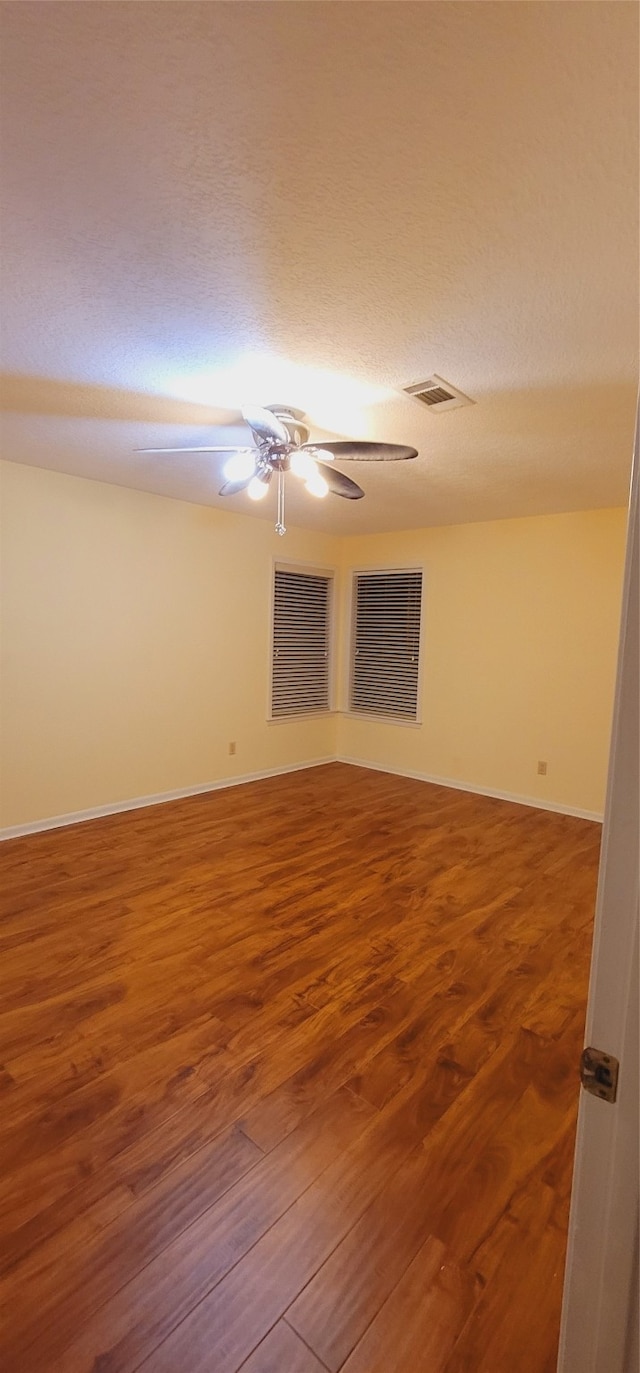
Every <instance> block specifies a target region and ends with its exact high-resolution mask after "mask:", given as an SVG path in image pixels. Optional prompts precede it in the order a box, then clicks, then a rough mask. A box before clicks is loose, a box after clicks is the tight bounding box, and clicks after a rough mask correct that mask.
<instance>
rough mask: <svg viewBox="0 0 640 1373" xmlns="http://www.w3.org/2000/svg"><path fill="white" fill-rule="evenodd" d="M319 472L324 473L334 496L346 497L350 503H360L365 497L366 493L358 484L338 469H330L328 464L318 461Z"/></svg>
mask: <svg viewBox="0 0 640 1373" xmlns="http://www.w3.org/2000/svg"><path fill="white" fill-rule="evenodd" d="M318 471H319V472H321V473H322V476H323V478H324V480H325V481H326V483H327V486H328V487H329V490H330V491H333V494H334V496H344V497H345V499H346V500H348V501H359V500H361V498H362V497H363V496H364V491H363V490H362V487H361V486H358V483H357V482H354V481H352V480H351V477H347V476H346V475H345V473H344V472H339V471H338V469H337V467H330V466H329V463H328V462H320V461H319V460H318Z"/></svg>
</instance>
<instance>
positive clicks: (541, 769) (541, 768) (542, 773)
mask: <svg viewBox="0 0 640 1373" xmlns="http://www.w3.org/2000/svg"><path fill="white" fill-rule="evenodd" d="M546 775H547V765H546V763H543V762H540V763H538V776H539V777H546Z"/></svg>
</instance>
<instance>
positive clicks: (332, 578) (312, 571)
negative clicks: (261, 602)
mask: <svg viewBox="0 0 640 1373" xmlns="http://www.w3.org/2000/svg"><path fill="white" fill-rule="evenodd" d="M276 572H294V573H296V572H297V573H298V574H299V575H300V576H305V575H306V576H308V577H324V578H326V580H327V582H328V583H329V589H328V598H327V600H328V609H327V618H328V626H329V628H328V634H327V644H328V659H329V664H328V673H327V676H328V684H329V690H328V705H327V706H326V707H322V709H320V710H301V711H292V712H290V713H287V714H278V715H274V713H273V635H274V629H275V600H276ZM336 584H337V576H336V569H335V568H334V567H327V566H326V564H325V563H311V562H307V561H305V562H295V561H291V560H290V559H288V558H287V559H285V558H276V557H272V559H271V576H270V587H269V639H268V644H267V651H268V655H269V656H268V664H267V724H269V725H283V724H290V723H291V722H292V721H300V720H320V719H326V717H327V716H328V715H335V714H336V705H335V694H336V693H335V671H336V659H337V654H336V642H337V639H336V635H337V618H338V617H337V595H336Z"/></svg>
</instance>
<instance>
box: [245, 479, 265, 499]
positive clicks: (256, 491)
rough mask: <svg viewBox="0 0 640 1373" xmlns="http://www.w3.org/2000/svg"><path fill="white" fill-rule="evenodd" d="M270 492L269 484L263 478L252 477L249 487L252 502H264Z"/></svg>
mask: <svg viewBox="0 0 640 1373" xmlns="http://www.w3.org/2000/svg"><path fill="white" fill-rule="evenodd" d="M268 490H269V483H268V482H267V481H265V480H264V478H263V477H252V478H251V481H250V482H249V485H248V487H247V495H248V497H249V499H250V500H252V501H263V500H264V498H265V496H266V494H267V491H268Z"/></svg>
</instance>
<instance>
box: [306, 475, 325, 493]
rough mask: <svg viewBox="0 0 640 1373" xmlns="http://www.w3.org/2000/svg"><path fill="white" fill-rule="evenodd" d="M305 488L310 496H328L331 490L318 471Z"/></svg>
mask: <svg viewBox="0 0 640 1373" xmlns="http://www.w3.org/2000/svg"><path fill="white" fill-rule="evenodd" d="M305 486H306V489H307V491H308V492H309V495H310V496H326V494H327V492H328V490H329V487H328V486H327V483H326V481H325V479H324V477H322V476H321V475H320V473H319V472H318V471H316V472H314V474H313V476H312V477H309V480H308V481H307V482H305Z"/></svg>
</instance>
